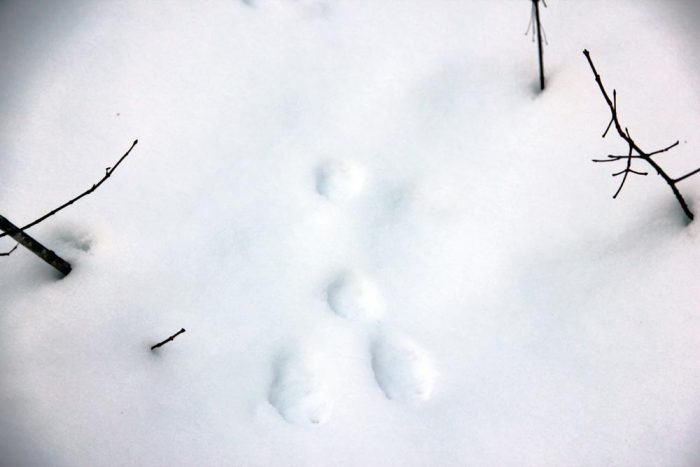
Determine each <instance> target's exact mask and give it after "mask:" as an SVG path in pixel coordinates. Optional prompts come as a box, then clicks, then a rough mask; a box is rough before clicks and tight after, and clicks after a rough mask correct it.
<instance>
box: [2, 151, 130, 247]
mask: <svg viewBox="0 0 700 467" xmlns="http://www.w3.org/2000/svg"><path fill="white" fill-rule="evenodd" d="M138 142H139V140H135V141H134V142H133V143H132V144H131V147H130V148H129V150H128V151H126V153H124V155H123V156H122V157H121V158H120V159H119V160H118V161H117V163H116V164H114V166H113V167H107V168H106V169H105V175H104V177H102V179H101V180H100V181H99V182H97V183H96V184H94V185H92V188H89V189H88V190H87V191H85V192H83V193H81V194H80V195H78V196H76V197H75V198H73V199H71V200H70V201H67V202H65V203H63V204H62V205H60V206H59V207H57V208H56V209H54V210H52V211H50V212H48V213H46V214H44V215H43V216H41V217H39V218H38V219H36V220H34V221H32V222H30V223H29V224H27V225H25V226H23V227H17V228H16V229H15V230H12V231H5V232H4V233H1V234H0V238H2V237H4V236H5V235H12V234H16V233H19V232H23V231H25V230H27V229H28V228H30V227H34V226H35V225H37V224H38V223H39V222H42V221H44V220H45V219H46V218H48V217H51V216H53V215H54V214H56V213H57V212H58V211H60V210H62V209H64V208H67V207H68V206H70V205H71V204H73V203H75V202H76V201H78V200H79V199H80V198H83V197H85V196H87V195H89V194H90V193H92V192H93V191H95V190H96V189H98V188H99V187H100V185H102V184H103V183H104V182H105V180H107V179H108V178H109V177H110V176H111V175H112V173H113V172H114V171H115V170H116V169H117V167H119V164H121V163H122V161H123V160H124V159H126V156H128V155H129V153H130V152H131V150H132V149H134V146H136V144H137V143H138Z"/></svg>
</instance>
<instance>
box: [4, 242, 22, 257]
mask: <svg viewBox="0 0 700 467" xmlns="http://www.w3.org/2000/svg"><path fill="white" fill-rule="evenodd" d="M18 246H19V243H18V244H16V245H15V247H14V248H13V249H11V250H10V251H8V252H5V253H0V256H10V255H11V254H12V252H13V251H15V250H16V249H17V247H18Z"/></svg>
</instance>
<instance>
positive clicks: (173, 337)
mask: <svg viewBox="0 0 700 467" xmlns="http://www.w3.org/2000/svg"><path fill="white" fill-rule="evenodd" d="M183 332H185V328H182V329H180V330H179V331H178V332H176V333H175V334H173V335H172V336H170V337H168V338H167V339H165V340H164V341H163V342H159V343H157V344H156V345H154V346H152V347H151V350H155V349H157V348H158V347H160V346H161V345H165V344H167V343H168V342H170V341H171V340H173V339H175V338H176V337H177V336H179V335H180V334H182V333H183Z"/></svg>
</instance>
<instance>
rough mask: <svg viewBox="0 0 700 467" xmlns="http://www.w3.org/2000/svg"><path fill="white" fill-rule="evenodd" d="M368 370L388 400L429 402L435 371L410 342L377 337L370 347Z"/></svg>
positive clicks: (401, 338)
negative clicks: (369, 366)
mask: <svg viewBox="0 0 700 467" xmlns="http://www.w3.org/2000/svg"><path fill="white" fill-rule="evenodd" d="M371 354H372V370H373V371H374V378H375V379H376V380H377V384H378V385H379V387H380V388H381V389H382V391H383V392H384V394H385V395H386V397H387V398H388V399H392V400H397V401H421V400H427V399H429V398H430V396H431V395H432V392H433V387H434V384H435V376H436V371H435V369H434V367H433V364H432V362H431V361H430V359H429V358H428V356H427V355H426V354H425V353H424V352H423V350H421V349H420V348H419V347H418V346H417V345H416V344H415V343H414V342H412V341H411V340H409V339H407V338H403V337H398V336H386V335H382V336H379V337H378V338H376V339H375V340H374V342H373V343H372V349H371Z"/></svg>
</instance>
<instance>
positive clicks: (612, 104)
mask: <svg viewBox="0 0 700 467" xmlns="http://www.w3.org/2000/svg"><path fill="white" fill-rule="evenodd" d="M583 55H585V56H586V60H588V64H589V65H590V66H591V70H593V76H594V77H595V81H596V83H598V88H600V92H601V93H602V94H603V98H604V99H605V102H606V103H607V104H608V107H609V108H610V114H611V118H610V123H609V124H608V126H607V128H606V129H605V132H604V133H603V138H605V136H606V135H607V134H608V131H610V129H611V128H613V127H614V128H615V130H616V131H617V134H618V135H619V136H620V138H622V139H623V140H624V141H625V142H626V143H627V145H628V146H629V152H628V153H627V155H614V154H609V155H608V158H607V159H593V162H614V161H618V160H624V161H625V162H626V167H625V169H624V170H622V171H620V172H617V173H614V174H613V177H616V176H618V175H622V182H621V183H620V186H619V187H618V189H617V191H616V192H615V194H614V195H613V198H617V195H619V194H620V191H621V190H622V187H623V186H624V185H625V182H626V181H627V176H628V175H629V174H634V175H647V172H640V171H638V170H634V169H632V159H642V160H644V161H645V162H646V163H647V164H649V165H650V166H651V167H652V168H653V169H654V171H655V172H656V173H657V174H658V175H659V176H660V177H661V178H662V179H663V180H664V181H665V182H666V183H667V184H668V186H669V187H670V188H671V191H672V192H673V195H674V196H675V197H676V199H677V200H678V203H679V204H680V205H681V209H683V212H684V213H685V215H686V216H688V218H689V219H690V220H693V217H694V216H693V213H692V212H691V211H690V208H689V207H688V203H686V201H685V199H684V198H683V195H681V192H680V191H679V190H678V187H677V186H676V184H677V183H678V182H680V181H682V180H685V179H686V178H689V177H692V176H693V175H695V174H697V173H700V168H698V169H696V170H693V171H692V172H689V173H687V174H685V175H683V176H682V177H678V178H671V177H670V176H669V175H668V174H667V173H666V172H664V170H663V169H662V168H661V166H660V165H659V164H658V163H657V162H656V161H655V160H654V159H652V157H653V156H655V155H657V154H661V153H664V152H666V151H668V150H670V149H673V148H674V147H676V146H678V141H676V142H675V143H673V144H671V145H669V146H667V147H665V148H663V149H659V150H657V151H652V152H645V151H644V150H642V149H641V148H640V147H639V146H638V145H637V143H635V141H634V139H632V136H630V132H629V130H628V129H627V128H626V127H625V128H624V130H623V127H622V124H621V123H620V120H619V118H618V115H617V92H616V91H615V90H613V98H612V100H611V99H610V95H609V94H608V93H607V91H606V90H605V86H603V81H602V80H601V78H600V75H599V74H598V70H596V68H595V65H593V60H591V55H590V53H589V52H588V50H584V51H583Z"/></svg>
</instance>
